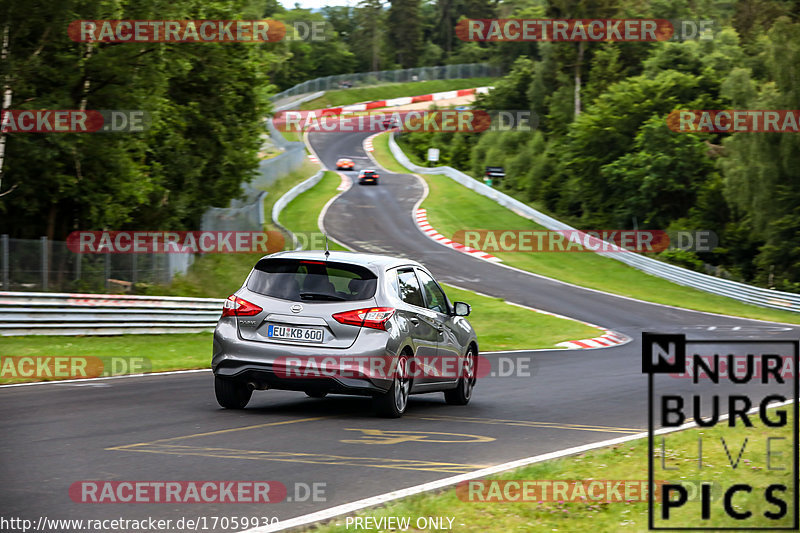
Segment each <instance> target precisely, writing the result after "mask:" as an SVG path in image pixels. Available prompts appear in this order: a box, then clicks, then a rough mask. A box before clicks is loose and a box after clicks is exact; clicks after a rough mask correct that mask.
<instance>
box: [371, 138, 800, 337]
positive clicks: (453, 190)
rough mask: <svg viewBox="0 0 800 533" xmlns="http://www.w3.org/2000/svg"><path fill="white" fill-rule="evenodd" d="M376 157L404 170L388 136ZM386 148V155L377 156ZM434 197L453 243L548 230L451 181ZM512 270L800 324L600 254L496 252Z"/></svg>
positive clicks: (431, 182) (436, 220)
mask: <svg viewBox="0 0 800 533" xmlns="http://www.w3.org/2000/svg"><path fill="white" fill-rule="evenodd" d="M373 145H374V146H376V151H375V156H376V158H378V161H379V162H380V163H381V165H383V166H387V165H388V166H392V165H394V166H395V168H398V167H399V168H402V167H400V164H399V163H398V162H397V161H396V160H395V159H394V157H393V156H392V155H391V152H389V150H388V133H383V134H381V135H379V136H377V137H376V138H375V139H374V140H373ZM378 146H381V147H383V146H386V149H385V150H380V151H379V150H377V147H378ZM422 176H423V178H424V179H425V180H426V181H427V182H428V187H429V189H430V194H429V195H428V197H427V198H426V199H425V201H424V202H423V204H422V207H423V208H425V209H426V210H427V214H428V221H429V222H430V223H431V225H432V226H433V227H434V228H436V230H437V231H439V232H440V233H441V234H442V235H444V236H446V237H448V238H452V237H453V235H454V234H455V232H456V231H458V230H470V229H493V230H500V229H502V230H542V229H544V228H543V227H542V226H539V225H538V224H536V223H534V222H532V221H530V220H528V219H527V218H524V217H521V216H519V215H517V214H516V213H514V212H513V211H511V210H510V209H506V208H504V207H502V206H500V205H498V204H497V203H495V202H494V201H492V200H490V199H489V198H486V197H485V196H481V195H480V194H477V193H475V192H473V191H471V190H470V189H468V188H466V187H464V186H462V185H460V184H459V183H457V182H455V181H453V180H451V179H450V178H448V177H447V176H444V175H440V174H434V175H428V174H425V175H422ZM492 254H493V255H495V256H497V257H499V258H500V259H502V260H503V262H504V263H505V264H507V265H510V266H514V267H517V268H520V269H522V270H527V271H529V272H535V273H537V274H542V275H544V276H548V277H551V278H555V279H559V280H563V281H567V282H569V283H574V284H576V285H581V286H583V287H589V288H593V289H598V290H602V291H607V292H611V293H614V294H621V295H623V296H630V297H632V298H638V299H640V300H645V301H649V302H655V303H661V304H666V305H674V306H678V307H684V308H687V309H694V310H697V311H708V312H712V313H722V314H726V315H735V316H741V317H746V318H756V319H760V320H771V321H778V322H789V323H793V324H800V314H798V313H792V312H790V311H779V310H773V309H766V308H762V307H757V306H754V305H749V304H745V303H742V302H738V301H736V300H733V299H731V298H726V297H724V296H717V295H715V294H709V293H707V292H703V291H699V290H696V289H692V288H689V287H683V286H681V285H677V284H675V283H671V282H669V281H667V280H664V279H661V278H658V277H656V276H651V275H650V274H646V273H644V272H642V271H640V270H636V269H635V268H632V267H629V266H627V265H625V264H623V263H620V262H619V261H615V260H613V259H609V258H606V257H602V256H600V255H597V254H595V253H590V252H581V253H555V252H526V253H522V252H496V253H495V252H492Z"/></svg>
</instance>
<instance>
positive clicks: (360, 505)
mask: <svg viewBox="0 0 800 533" xmlns="http://www.w3.org/2000/svg"><path fill="white" fill-rule="evenodd" d="M794 401H795V400H794V399H791V400H787V401H785V402H781V403H776V404H772V405H771V407H784V406H786V405H791V404H792V403H793V402H794ZM758 410H759V407H754V408H753V409H750V411H748V414H754V413H757V412H758ZM728 418H729V415H727V414H724V415H721V416H720V418H719V419H720V420H727V419H728ZM695 427H697V423H696V422H687V423H686V424H683V425H681V426H679V427H675V428H662V429H657V430H656V431H654V432H653V434H654V435H665V434H668V433H674V432H676V431H682V430H684V429H692V428H695ZM647 437H648V432H646V431H645V432H642V433H636V434H634V435H626V436H624V437H617V438H615V439H608V440H603V441H599V442H593V443H590V444H583V445H581V446H573V447H572V448H566V449H563V450H557V451H554V452H550V453H545V454H541V455H534V456H532V457H526V458H524V459H518V460H516V461H510V462H507V463H503V464H499V465H495V466H490V467H488V468H481V469H480V470H475V471H473V472H467V473H466V474H459V475H457V476H451V477H447V478H444V479H439V480H436V481H431V482H428V483H423V484H421V485H415V486H413V487H408V488H405V489H400V490H395V491H392V492H387V493H385V494H380V495H378V496H372V497H370V498H364V499H363V500H358V501H355V502H350V503H345V504H342V505H337V506H335V507H330V508H328V509H323V510H322V511H316V512H314V513H309V514H305V515H302V516H297V517H295V518H290V519H288V520H282V521H281V522H279V523H277V524H272V525H269V526H262V527H255V528H252V529H246V530H244V531H242V532H240V533H270V532H272V531H283V530H285V529H289V528H293V527H300V526H306V525H309V524H313V523H316V522H322V521H327V520H330V519H332V518H336V517H337V516H341V515H345V514H351V513H354V512H356V511H360V510H363V509H366V508H368V507H374V506H376V505H382V504H384V503H387V502H390V501H393V500H399V499H400V498H405V497H407V496H412V495H414V494H420V493H423V492H430V491H433V490H437V489H443V488H448V487H451V486H453V485H456V484H458V483H460V482H462V481H468V480H470V479H476V478H480V477H485V476H491V475H494V474H499V473H501V472H504V471H506V470H511V469H515V468H520V467H523V466H528V465H531V464H535V463H541V462H544V461H549V460H551V459H558V458H561V457H568V456H570V455H577V454H579V453H583V452H587V451H591V450H596V449H597V448H604V447H606V446H613V445H615V444H622V443H625V442H630V441H633V440H641V439H646V438H647Z"/></svg>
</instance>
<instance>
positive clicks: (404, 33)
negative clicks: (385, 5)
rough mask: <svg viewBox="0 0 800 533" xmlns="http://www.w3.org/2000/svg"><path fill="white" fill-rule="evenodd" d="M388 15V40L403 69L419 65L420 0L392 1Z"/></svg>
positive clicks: (420, 48)
mask: <svg viewBox="0 0 800 533" xmlns="http://www.w3.org/2000/svg"><path fill="white" fill-rule="evenodd" d="M390 4H391V6H390V7H389V11H388V13H387V15H386V39H387V41H388V45H389V49H390V50H392V51H393V54H394V57H395V61H396V62H397V64H398V65H400V67H401V68H411V67H414V66H416V65H417V60H418V58H419V55H420V52H421V51H422V17H421V16H420V0H390Z"/></svg>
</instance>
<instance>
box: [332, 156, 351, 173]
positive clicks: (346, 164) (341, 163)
mask: <svg viewBox="0 0 800 533" xmlns="http://www.w3.org/2000/svg"><path fill="white" fill-rule="evenodd" d="M353 168H355V163H353V160H352V159H346V158H344V157H343V158H341V159H339V160H338V161H336V170H353Z"/></svg>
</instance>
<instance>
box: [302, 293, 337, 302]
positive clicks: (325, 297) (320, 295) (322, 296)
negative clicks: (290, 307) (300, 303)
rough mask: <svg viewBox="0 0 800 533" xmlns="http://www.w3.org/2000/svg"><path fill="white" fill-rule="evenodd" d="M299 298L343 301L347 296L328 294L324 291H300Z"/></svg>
mask: <svg viewBox="0 0 800 533" xmlns="http://www.w3.org/2000/svg"><path fill="white" fill-rule="evenodd" d="M300 298H302V299H303V300H333V301H337V302H340V301H344V300H347V298H342V297H341V296H339V295H338V294H330V293H325V292H301V293H300Z"/></svg>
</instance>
